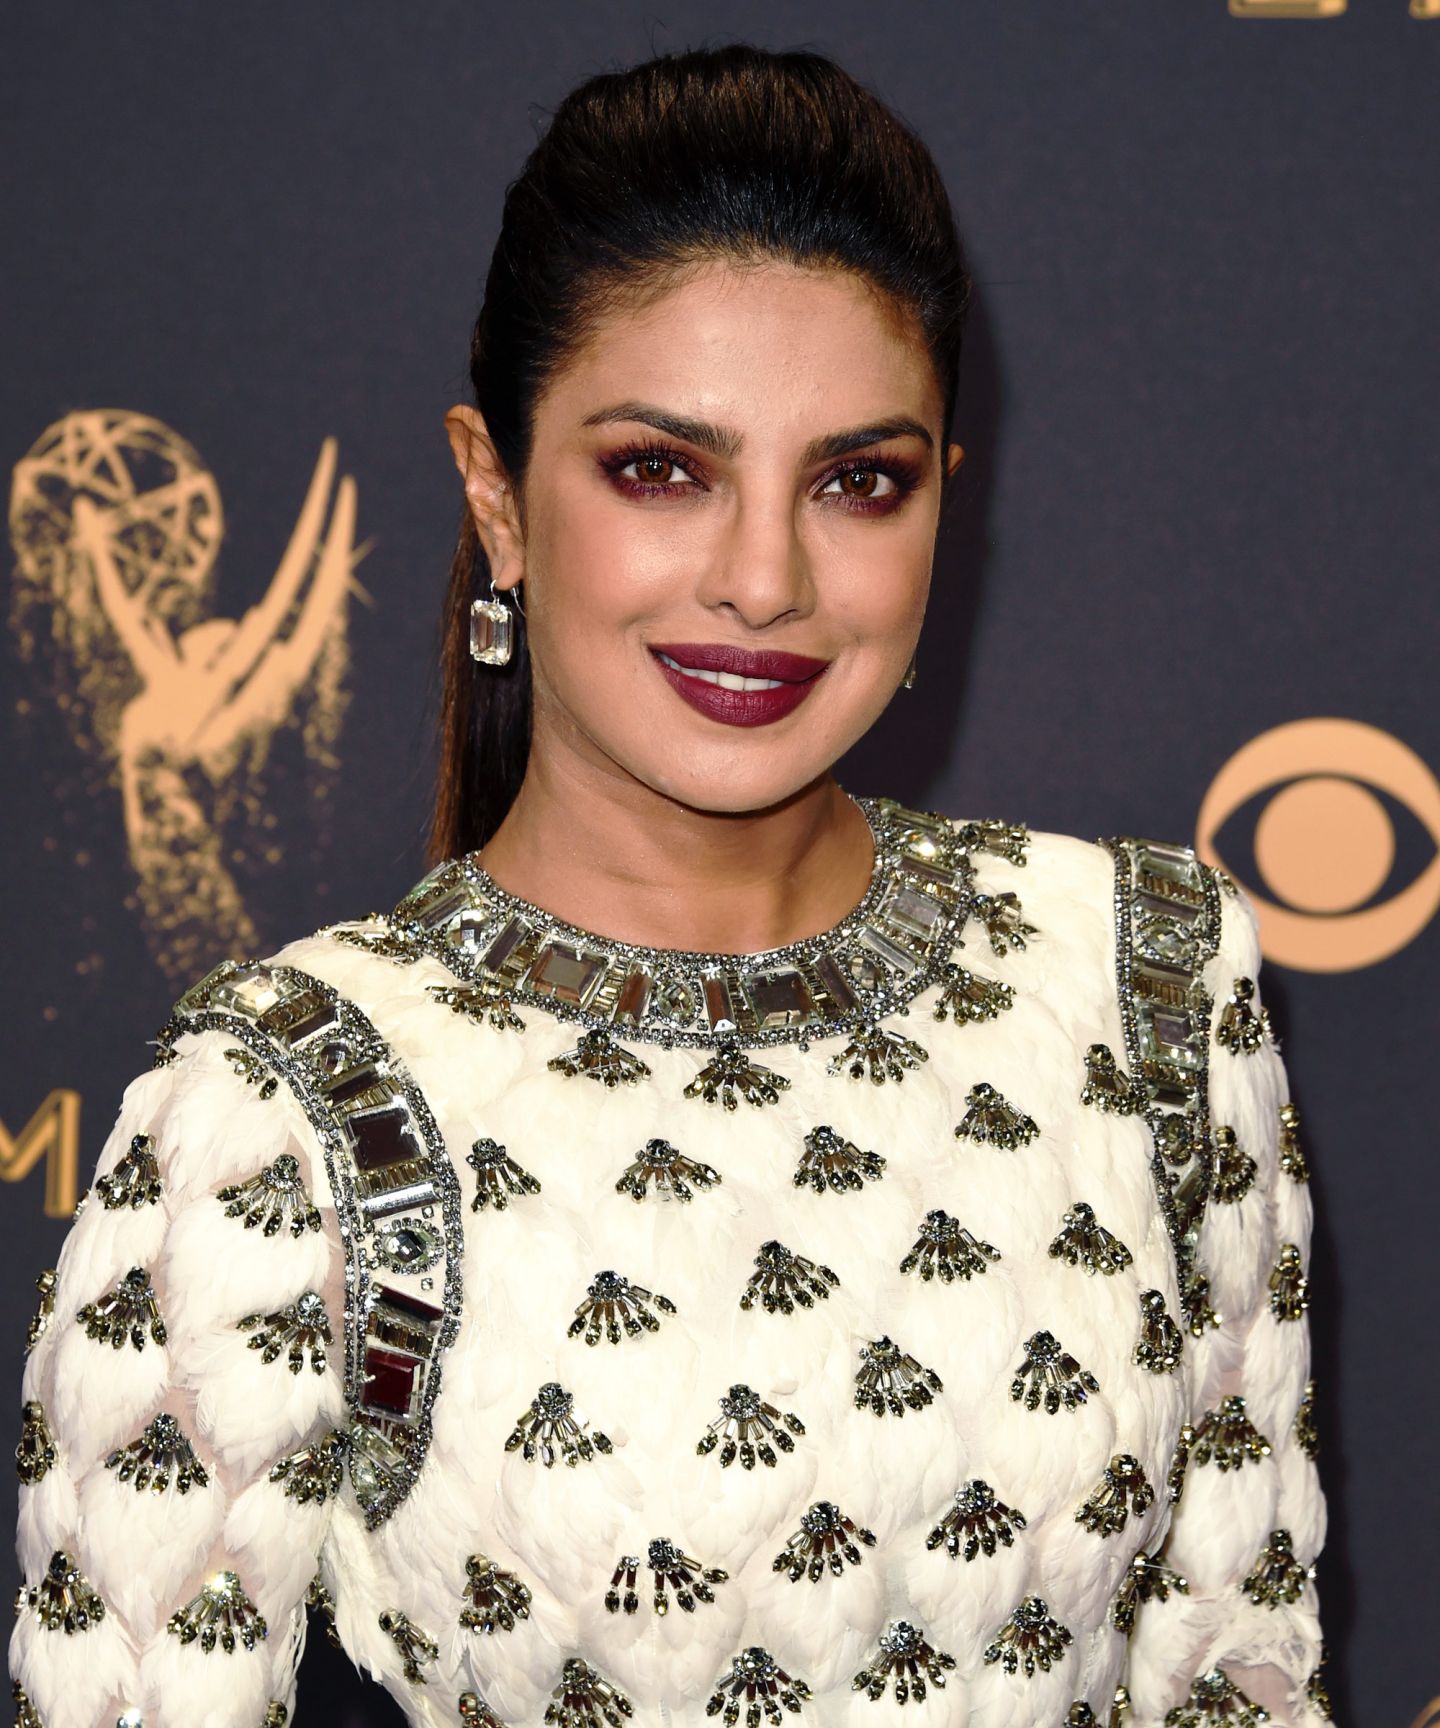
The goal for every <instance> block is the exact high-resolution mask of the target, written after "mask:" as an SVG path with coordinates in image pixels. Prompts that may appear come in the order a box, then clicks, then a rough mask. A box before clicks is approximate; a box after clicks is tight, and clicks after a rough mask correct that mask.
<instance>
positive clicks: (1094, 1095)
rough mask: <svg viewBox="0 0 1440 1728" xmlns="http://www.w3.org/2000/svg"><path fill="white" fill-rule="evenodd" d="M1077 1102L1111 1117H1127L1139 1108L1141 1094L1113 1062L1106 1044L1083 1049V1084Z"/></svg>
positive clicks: (1112, 1056)
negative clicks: (1088, 1105) (1105, 1112)
mask: <svg viewBox="0 0 1440 1728" xmlns="http://www.w3.org/2000/svg"><path fill="white" fill-rule="evenodd" d="M1080 1102H1081V1103H1082V1104H1091V1105H1093V1106H1094V1107H1095V1108H1096V1109H1097V1110H1107V1111H1109V1112H1110V1113H1111V1114H1112V1115H1114V1116H1130V1115H1133V1114H1134V1112H1135V1111H1136V1110H1138V1109H1139V1108H1140V1104H1141V1097H1140V1094H1139V1092H1138V1091H1137V1090H1136V1087H1135V1084H1134V1082H1133V1081H1132V1080H1131V1078H1130V1076H1129V1075H1128V1074H1127V1073H1126V1072H1125V1071H1124V1069H1123V1068H1119V1067H1117V1066H1116V1063H1115V1054H1114V1052H1113V1051H1112V1050H1111V1048H1110V1046H1109V1045H1108V1044H1092V1045H1091V1046H1090V1048H1089V1049H1088V1050H1087V1051H1086V1052H1085V1084H1084V1085H1083V1086H1082V1087H1081V1088H1080Z"/></svg>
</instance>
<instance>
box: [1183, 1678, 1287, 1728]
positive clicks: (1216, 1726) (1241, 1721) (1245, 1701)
mask: <svg viewBox="0 0 1440 1728" xmlns="http://www.w3.org/2000/svg"><path fill="white" fill-rule="evenodd" d="M1269 1720H1270V1712H1269V1711H1268V1710H1266V1709H1265V1708H1264V1707H1263V1706H1262V1705H1260V1704H1256V1703H1254V1702H1253V1701H1252V1700H1251V1699H1249V1698H1247V1697H1246V1696H1245V1694H1244V1693H1243V1692H1242V1691H1241V1690H1240V1688H1239V1687H1238V1686H1237V1685H1236V1684H1235V1683H1234V1681H1233V1680H1231V1678H1230V1676H1229V1675H1228V1674H1227V1673H1226V1672H1225V1670H1224V1669H1223V1668H1211V1669H1209V1670H1208V1671H1207V1672H1206V1673H1204V1674H1197V1675H1196V1677H1195V1679H1194V1680H1193V1681H1192V1682H1191V1685H1190V1696H1189V1697H1188V1698H1187V1699H1186V1700H1185V1702H1184V1703H1183V1704H1177V1705H1176V1706H1175V1707H1174V1709H1173V1710H1167V1711H1166V1712H1165V1728H1263V1724H1264V1723H1266V1722H1268V1721H1269Z"/></svg>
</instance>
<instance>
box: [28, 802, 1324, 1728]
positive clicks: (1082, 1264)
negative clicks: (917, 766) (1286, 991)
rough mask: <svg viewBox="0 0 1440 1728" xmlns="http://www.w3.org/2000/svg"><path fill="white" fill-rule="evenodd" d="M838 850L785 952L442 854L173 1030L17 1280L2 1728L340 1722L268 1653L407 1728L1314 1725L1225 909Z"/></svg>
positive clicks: (1057, 874) (1310, 1648)
mask: <svg viewBox="0 0 1440 1728" xmlns="http://www.w3.org/2000/svg"><path fill="white" fill-rule="evenodd" d="M859 802H860V804H861V807H862V808H863V809H864V810H865V813H866V815H867V818H868V819H869V821H870V824H871V828H872V831H873V832H874V835H875V838H876V863H875V870H874V875H873V877H872V881H871V884H870V888H869V890H868V891H867V893H866V895H865V898H864V899H863V900H862V901H861V903H860V905H859V906H858V907H857V908H856V909H855V910H854V911H853V912H852V913H851V914H850V915H849V917H847V918H846V919H845V920H844V921H842V923H841V924H839V925H837V926H835V927H834V928H833V929H832V930H830V931H828V932H826V933H825V934H824V935H821V936H817V937H815V938H812V939H810V940H807V941H803V942H800V943H796V944H794V945H792V946H791V947H789V948H786V949H779V950H771V951H769V952H767V953H766V954H763V955H733V954H730V955H726V954H710V955H704V954H688V953H683V952H681V951H678V950H663V949H645V948H637V947H634V946H629V945H625V944H621V943H617V942H613V941H608V940H606V939H605V938H604V937H602V936H597V935H595V934H593V933H591V932H587V931H583V930H578V929H575V928H574V927H572V926H568V925H562V924H560V923H558V922H557V921H556V920H555V919H553V918H551V917H550V916H549V915H548V914H547V913H545V912H543V911H542V910H540V909H539V908H538V907H535V906H531V905H529V904H528V903H526V902H524V901H521V900H517V899H516V898H515V897H514V896H512V895H509V894H506V893H505V892H504V891H502V890H500V889H499V888H498V887H497V885H496V884H494V883H493V882H491V881H490V879H489V877H488V876H487V875H486V874H485V872H484V869H483V865H482V862H481V858H480V856H479V854H472V855H470V856H469V857H468V858H464V859H458V860H454V861H452V862H451V863H449V864H448V865H445V866H442V867H441V868H440V869H439V870H438V871H435V872H432V873H431V875H430V876H429V877H427V878H426V880H425V881H424V882H422V883H421V884H420V885H419V886H418V887H417V888H416V889H414V890H412V892H411V893H410V894H409V895H407V896H406V897H405V899H404V900H402V901H401V902H400V904H399V905H398V906H397V907H396V908H395V910H394V911H393V912H392V913H391V914H390V915H389V916H388V917H383V918H382V917H372V918H369V919H362V920H357V921H355V922H353V923H350V924H346V925H336V926H331V927H329V928H327V929H325V930H322V931H320V932H319V933H317V934H316V935H314V936H310V937H307V938H305V939H303V940H300V941H296V942H294V943H292V944H291V945H289V946H288V947H286V948H285V949H283V950H282V951H280V952H279V953H278V954H276V955H274V956H273V957H271V958H270V959H269V960H268V961H266V962H264V963H263V964H261V963H253V962H252V963H248V964H244V965H239V964H236V963H233V962H227V963H226V964H225V965H223V966H221V967H219V968H217V970H216V971H215V972H214V973H212V974H211V975H210V976H209V977H208V978H206V979H204V980H202V981H201V982H200V983H198V984H197V985H196V986H195V987H194V988H193V989H191V990H190V991H189V992H187V994H186V995H185V996H184V997H183V998H182V999H181V1001H180V1003H179V1004H178V1005H177V1007H176V1010H175V1013H174V1016H173V1018H172V1019H171V1021H170V1022H169V1023H168V1024H167V1026H166V1027H165V1028H164V1030H163V1032H162V1034H161V1037H160V1039H159V1041H158V1059H157V1062H156V1065H155V1067H154V1068H153V1070H151V1071H149V1072H147V1073H145V1074H143V1075H142V1076H141V1077H140V1078H138V1079H136V1080H135V1081H134V1082H133V1084H132V1085H131V1086H130V1087H129V1088H128V1089H127V1091H126V1093H125V1097H124V1101H123V1104H122V1107H121V1109H120V1114H119V1119H118V1121H117V1123H116V1126H115V1128H114V1131H113V1132H112V1134H111V1135H110V1137H109V1139H108V1140H107V1142H106V1144H105V1147H104V1149H103V1151H102V1152H101V1154H100V1157H99V1161H98V1166H97V1169H96V1172H95V1177H94V1185H93V1188H91V1189H90V1190H87V1192H86V1194H85V1195H84V1196H83V1197H82V1200H81V1203H80V1205H79V1207H78V1208H77V1211H76V1216H75V1220H74V1222H73V1224H72V1225H71V1227H70V1230H69V1233H68V1235H67V1237H66V1239H65V1242H64V1244H63V1247H62V1249H61V1251H60V1255H59V1259H58V1264H57V1265H56V1267H55V1268H54V1269H53V1270H51V1271H47V1272H42V1273H41V1275H40V1277H39V1279H38V1283H39V1285H40V1289H41V1301H40V1304H39V1307H38V1309H37V1312H36V1314H35V1318H34V1320H33V1322H32V1324H31V1329H30V1341H29V1345H28V1354H27V1357H26V1365H25V1372H24V1382H23V1388H22V1398H23V1401H24V1412H23V1426H22V1434H21V1440H20V1444H19V1446H18V1448H17V1452H16V1457H17V1464H18V1468H19V1473H20V1478H21V1485H20V1489H19V1493H20V1517H19V1530H18V1553H19V1559H20V1565H21V1570H22V1574H23V1579H24V1583H23V1584H22V1587H21V1591H20V1598H19V1601H18V1603H17V1618H16V1622H15V1626H14V1630H13V1633H12V1636H11V1643H10V1671H11V1678H12V1682H13V1684H14V1688H15V1694H16V1699H17V1703H18V1707H19V1721H20V1722H21V1723H22V1724H24V1725H26V1728H108V1725H109V1724H112V1723H121V1724H124V1728H142V1725H143V1728H179V1725H183V1728H278V1725H280V1724H287V1723H294V1722H296V1721H314V1722H323V1721H325V1720H326V1717H325V1702H324V1700H323V1699H315V1700H309V1699H307V1698H305V1697H303V1696H302V1697H300V1698H299V1699H298V1700H297V1698H296V1696H295V1694H296V1679H295V1674H296V1666H297V1663H298V1661H299V1657H300V1652H301V1649H302V1647H303V1644H304V1639H305V1636H306V1629H307V1604H308V1606H309V1607H310V1608H311V1609H312V1610H315V1611H316V1612H317V1614H318V1616H319V1619H318V1620H317V1621H316V1622H315V1624H318V1625H322V1626H324V1627H325V1628H326V1630H327V1632H328V1633H329V1634H330V1635H332V1636H335V1637H338V1639H339V1641H340V1643H341V1644H342V1645H343V1646H344V1648H345V1650H346V1651H347V1652H348V1653H349V1655H350V1657H351V1658H352V1659H353V1661H354V1662H355V1663H356V1664H358V1665H359V1666H360V1667H362V1668H363V1669H365V1670H367V1671H368V1672H369V1673H370V1674H372V1675H373V1676H374V1677H375V1678H376V1679H378V1680H379V1681H380V1682H381V1683H382V1684H383V1685H384V1686H385V1687H386V1688H387V1689H388V1690H389V1691H390V1692H391V1693H392V1694H393V1695H394V1697H395V1698H396V1699H397V1700H399V1702H400V1704H401V1706H402V1707H403V1709H404V1711H405V1713H406V1715H407V1717H408V1719H409V1720H410V1721H411V1722H413V1723H416V1724H427V1725H440V1724H461V1723H475V1724H485V1725H494V1724H504V1725H509V1728H540V1725H541V1724H551V1723H555V1724H561V1725H562V1728H605V1725H619V1724H633V1728H681V1725H684V1728H698V1725H699V1724H701V1723H704V1722H706V1721H708V1720H710V1719H711V1718H715V1719H717V1720H719V1721H721V1722H724V1723H743V1724H747V1725H751V1728H753V1725H756V1724H760V1723H774V1722H780V1721H789V1720H790V1719H791V1718H792V1717H793V1718H794V1719H795V1721H796V1723H797V1728H806V1725H807V1724H809V1725H810V1728H831V1725H836V1728H838V1725H841V1724H844V1725H847V1728H849V1725H852V1724H888V1723H892V1722H893V1723H898V1724H908V1723H915V1724H917V1725H919V1724H926V1723H933V1724H938V1723H945V1724H953V1725H955V1728H960V1725H962V1724H968V1725H971V1728H980V1725H983V1728H1030V1725H1036V1728H1075V1725H1083V1724H1099V1725H1101V1728H1105V1725H1107V1724H1110V1725H1115V1728H1150V1725H1152V1724H1162V1723H1163V1724H1170V1725H1179V1728H1209V1725H1212V1724H1213V1725H1216V1728H1220V1725H1226V1728H1231V1725H1235V1724H1239V1725H1240V1728H1245V1725H1247V1724H1255V1723H1259V1722H1263V1721H1274V1722H1282V1723H1290V1724H1296V1725H1299V1724H1306V1725H1311V1724H1319V1723H1321V1722H1324V1721H1326V1720H1328V1716H1329V1704H1328V1699H1327V1695H1326V1689H1325V1681H1324V1676H1323V1672H1322V1670H1321V1661H1322V1655H1323V1652H1322V1646H1321V1633H1320V1625H1319V1619H1318V1604H1317V1599H1316V1588H1315V1584H1314V1582H1313V1569H1314V1568H1313V1562H1314V1560H1315V1557H1316V1555H1317V1553H1318V1551H1319V1549H1320V1547H1321V1544H1322V1541H1323V1539H1324V1531H1325V1505H1324V1500H1323V1496H1322V1492H1321V1488H1320V1484H1319V1477H1318V1475H1317V1469H1316V1464H1315V1461H1314V1460H1315V1454H1316V1441H1315V1432H1314V1427H1313V1419H1312V1382H1311V1380H1310V1365H1309V1356H1310V1339H1309V1322H1308V1318H1307V1315H1306V1308H1307V1304H1308V1271H1309V1255H1310V1232H1311V1200H1310V1193H1309V1188H1308V1186H1307V1184H1308V1179H1309V1171H1308V1169H1307V1167H1306V1163H1305V1152H1304V1146H1303V1139H1302V1136H1301V1133H1300V1129H1299V1123H1298V1117H1297V1113H1296V1111H1295V1108H1294V1105H1293V1103H1292V1102H1291V1100H1290V1098H1289V1093H1288V1088H1287V1082H1286V1076H1285V1071H1284V1068H1283V1065H1282V1062H1281V1058H1280V1055H1279V1054H1278V1052H1277V1049H1276V1046H1275V1039H1274V1033H1273V1029H1272V1028H1271V1026H1270V1023H1269V1019H1268V1016H1267V1014H1266V1012H1265V1009H1264V1007H1263V1004H1262V1001H1261V997H1260V993H1259V991H1258V990H1257V989H1256V978H1257V973H1258V970H1259V948H1258V944H1257V938H1256V925H1255V915H1254V911H1253V908H1252V907H1251V905H1250V904H1249V902H1248V901H1247V900H1246V898H1245V897H1244V896H1243V893H1240V892H1237V891H1236V889H1235V888H1234V886H1233V884H1231V883H1230V882H1229V880H1228V879H1227V878H1225V877H1223V876H1222V875H1221V874H1220V873H1219V872H1217V871H1214V870H1212V869H1210V868H1209V867H1207V866H1205V865H1203V864H1202V863H1200V862H1199V861H1197V860H1196V858H1195V856H1194V854H1193V853H1191V852H1189V851H1187V850H1186V849H1185V848H1183V847H1175V846H1165V845H1159V844H1157V843H1155V842H1150V841H1143V840H1135V839H1124V838H1117V839H1114V840H1108V841H1106V842H1104V843H1092V842H1089V841H1085V840H1080V839H1076V838H1072V837H1069V836H1065V835H1059V834H1047V833H1033V834H1032V833H1030V832H1028V831H1027V830H1025V829H1023V828H1017V827H1012V826H1007V825H1005V824H1003V823H1000V822H996V821H989V820H986V821H973V822H972V821H960V820H955V819H949V818H944V817H941V816H938V815H935V814H932V813H925V812H919V811H913V810H907V809H905V808H904V807H902V806H900V805H898V804H895V803H894V802H892V801H890V800H885V799H862V800H859ZM1267 1702H1268V1704H1269V1714H1268V1716H1267V1715H1266V1713H1265V1705H1266V1703H1267Z"/></svg>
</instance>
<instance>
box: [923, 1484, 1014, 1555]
mask: <svg viewBox="0 0 1440 1728" xmlns="http://www.w3.org/2000/svg"><path fill="white" fill-rule="evenodd" d="M1025 1523H1026V1520H1025V1514H1024V1513H1023V1512H1017V1511H1016V1510H1015V1508H1014V1507H1013V1506H1007V1505H1006V1504H1005V1502H1004V1501H1003V1500H999V1499H997V1498H996V1495H995V1490H994V1489H993V1488H992V1487H991V1486H990V1484H989V1483H988V1482H983V1481H982V1480H981V1479H980V1478H979V1477H978V1476H976V1477H972V1479H971V1480H970V1481H969V1482H967V1483H966V1484H965V1486H964V1487H963V1488H957V1489H956V1490H955V1503H954V1505H953V1506H951V1508H950V1509H949V1511H948V1512H946V1514H945V1516H944V1517H943V1518H942V1519H941V1520H940V1522H939V1523H938V1524H937V1525H936V1526H935V1528H934V1529H933V1530H932V1531H931V1532H930V1534H929V1535H928V1536H927V1537H926V1538H925V1546H926V1547H927V1548H939V1547H942V1546H943V1547H944V1549H945V1552H946V1553H947V1554H948V1555H949V1556H950V1558H951V1559H952V1560H955V1559H963V1560H967V1561H969V1560H973V1559H974V1558H975V1556H976V1555H977V1554H984V1555H985V1556H986V1557H987V1558H989V1557H991V1556H993V1555H994V1553H995V1551H996V1548H997V1547H998V1546H1000V1545H1003V1546H1004V1547H1006V1548H1009V1547H1012V1546H1013V1545H1014V1542H1015V1532H1016V1531H1017V1530H1023V1529H1024V1528H1025Z"/></svg>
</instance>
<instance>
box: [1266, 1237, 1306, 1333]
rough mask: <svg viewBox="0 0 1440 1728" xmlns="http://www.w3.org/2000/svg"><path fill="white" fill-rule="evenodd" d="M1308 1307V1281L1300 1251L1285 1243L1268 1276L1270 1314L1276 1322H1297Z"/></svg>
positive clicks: (1289, 1243)
mask: <svg viewBox="0 0 1440 1728" xmlns="http://www.w3.org/2000/svg"><path fill="white" fill-rule="evenodd" d="M1309 1306H1310V1280H1309V1279H1308V1278H1307V1277H1306V1276H1305V1273H1304V1270H1303V1268H1302V1265H1301V1261H1300V1250H1299V1248H1298V1247H1296V1245H1295V1244H1294V1243H1293V1242H1286V1243H1285V1244H1284V1245H1283V1247H1282V1248H1281V1250H1280V1258H1279V1259H1278V1260H1277V1261H1276V1262H1275V1268H1274V1270H1273V1271H1272V1272H1271V1274H1270V1312H1271V1313H1272V1314H1273V1315H1274V1316H1275V1318H1276V1319H1277V1320H1298V1319H1299V1318H1300V1317H1301V1315H1303V1314H1304V1312H1305V1310H1306V1309H1307V1308H1308V1307H1309Z"/></svg>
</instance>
